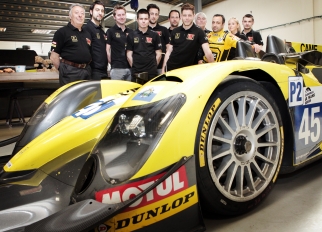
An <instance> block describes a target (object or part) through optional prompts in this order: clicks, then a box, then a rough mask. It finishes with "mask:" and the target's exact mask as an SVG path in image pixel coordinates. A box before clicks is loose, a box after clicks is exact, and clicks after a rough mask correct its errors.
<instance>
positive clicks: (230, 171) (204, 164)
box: [196, 77, 284, 215]
mask: <svg viewBox="0 0 322 232" xmlns="http://www.w3.org/2000/svg"><path fill="white" fill-rule="evenodd" d="M197 137H198V138H197V141H196V142H197V146H196V149H197V151H196V152H197V154H198V156H197V165H198V167H197V170H198V186H199V192H200V196H201V203H202V206H203V210H204V211H205V212H207V213H211V214H220V215H239V214H242V213H245V212H247V211H249V210H251V209H252V208H253V207H255V206H256V205H258V204H259V203H260V202H261V201H262V200H263V199H264V197H265V196H266V195H267V194H268V192H269V191H270V189H271V188H272V185H273V183H274V181H275V179H276V177H277V174H278V171H279V167H280V164H281V157H282V152H283V145H284V144H283V129H282V121H281V116H280V113H279V111H278V107H277V106H276V103H275V101H274V100H273V98H272V97H271V95H270V94H269V93H268V92H267V91H266V90H265V89H264V88H263V87H262V86H261V85H260V84H259V83H258V82H255V81H253V80H250V79H248V78H242V77H239V78H237V79H235V80H231V81H228V82H226V83H224V84H223V85H221V86H220V87H219V88H217V90H216V91H215V92H214V94H213V95H212V97H211V99H210V100H209V102H208V104H207V106H206V108H205V111H204V113H203V116H202V118H201V121H200V124H199V129H198V136H197Z"/></svg>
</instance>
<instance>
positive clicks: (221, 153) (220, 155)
mask: <svg viewBox="0 0 322 232" xmlns="http://www.w3.org/2000/svg"><path fill="white" fill-rule="evenodd" d="M226 155H230V151H229V150H226V151H222V152H218V153H217V154H214V155H213V157H212V160H213V161H214V160H216V159H220V158H222V157H224V156H226Z"/></svg>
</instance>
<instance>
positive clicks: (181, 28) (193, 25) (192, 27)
mask: <svg viewBox="0 0 322 232" xmlns="http://www.w3.org/2000/svg"><path fill="white" fill-rule="evenodd" d="M196 27H197V26H196V24H195V23H192V26H191V27H190V28H189V29H187V30H186V29H184V27H183V24H182V25H181V26H180V30H181V31H190V30H192V29H194V28H196Z"/></svg>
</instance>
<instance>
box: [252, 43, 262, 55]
mask: <svg viewBox="0 0 322 232" xmlns="http://www.w3.org/2000/svg"><path fill="white" fill-rule="evenodd" d="M253 46H254V49H255V52H256V53H259V52H260V50H262V46H260V45H258V44H254V45H253Z"/></svg>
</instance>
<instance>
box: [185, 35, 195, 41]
mask: <svg viewBox="0 0 322 232" xmlns="http://www.w3.org/2000/svg"><path fill="white" fill-rule="evenodd" d="M194 38H195V35H194V34H188V35H187V38H186V39H187V40H194Z"/></svg>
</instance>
